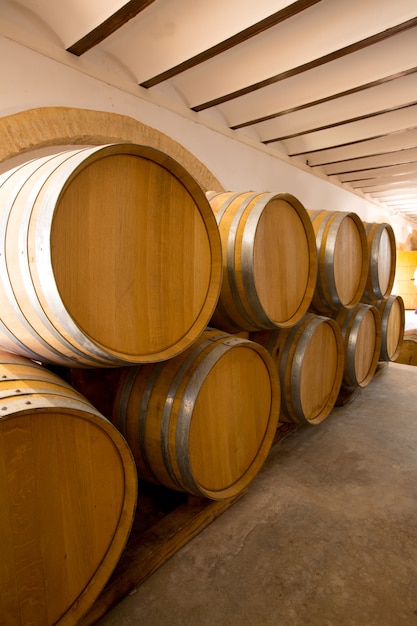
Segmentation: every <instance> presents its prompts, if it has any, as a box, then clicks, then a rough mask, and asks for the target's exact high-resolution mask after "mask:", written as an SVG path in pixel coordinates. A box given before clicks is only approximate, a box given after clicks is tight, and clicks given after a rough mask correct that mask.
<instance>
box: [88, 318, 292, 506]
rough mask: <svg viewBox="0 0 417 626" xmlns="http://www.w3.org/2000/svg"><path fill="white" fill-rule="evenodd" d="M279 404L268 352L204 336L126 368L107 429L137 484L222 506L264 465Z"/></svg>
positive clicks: (212, 333)
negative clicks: (126, 452)
mask: <svg viewBox="0 0 417 626" xmlns="http://www.w3.org/2000/svg"><path fill="white" fill-rule="evenodd" d="M87 373H88V372H87ZM279 404H280V387H279V379H278V374H277V371H276V368H275V365H274V363H273V361H272V358H271V356H270V355H269V354H268V352H267V351H266V350H265V349H264V348H263V347H262V346H260V345H258V344H256V343H254V342H252V341H249V340H247V339H242V338H240V337H231V336H230V335H228V334H226V333H223V332H221V331H218V330H215V329H207V330H206V331H204V332H203V334H202V336H201V337H200V338H199V339H198V340H197V341H196V342H195V343H194V344H193V346H191V347H190V348H188V349H187V350H185V351H184V352H183V353H182V354H180V355H178V356H176V357H174V358H173V359H170V360H169V361H165V362H162V363H159V364H148V365H142V366H134V367H130V368H126V376H125V378H124V380H122V382H121V384H120V387H119V390H118V393H117V396H116V400H115V405H114V415H113V423H114V424H115V425H116V426H117V427H118V428H119V429H120V430H121V432H122V433H123V434H124V436H125V437H126V439H127V441H128V443H129V445H130V448H131V449H132V452H133V456H134V458H135V460H136V464H137V468H138V474H139V476H140V477H141V478H143V479H145V480H148V481H151V482H155V483H159V484H162V485H165V486H166V487H168V488H170V489H174V490H178V491H185V492H189V493H191V494H196V495H198V496H203V497H206V498H210V499H212V500H223V499H227V498H230V497H233V496H235V495H237V494H238V493H240V492H241V491H242V490H243V489H245V488H246V487H247V485H248V484H249V483H250V482H251V480H252V479H253V478H254V477H255V475H256V474H257V472H258V471H259V469H260V468H261V466H262V464H263V463H264V461H265V459H266V457H267V455H268V453H269V450H270V447H271V445H272V441H273V438H274V435H275V432H276V429H277V424H278V417H279Z"/></svg>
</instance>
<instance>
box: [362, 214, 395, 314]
mask: <svg viewBox="0 0 417 626" xmlns="http://www.w3.org/2000/svg"><path fill="white" fill-rule="evenodd" d="M364 227H365V232H366V237H367V241H368V251H369V265H368V277H367V280H366V285H365V290H364V293H363V297H362V300H364V301H366V302H370V303H372V301H373V300H381V299H382V298H386V297H388V296H389V295H390V293H391V290H392V287H393V285H394V280H395V269H396V254H397V253H396V244H395V234H394V230H393V228H392V226H391V225H390V224H387V223H385V222H384V223H382V224H378V223H376V222H364Z"/></svg>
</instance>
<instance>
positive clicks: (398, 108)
mask: <svg viewBox="0 0 417 626" xmlns="http://www.w3.org/2000/svg"><path fill="white" fill-rule="evenodd" d="M416 105H417V100H414V101H413V102H407V104H401V105H398V106H395V107H389V108H387V109H381V110H380V111H373V112H372V113H367V114H365V115H358V116H357V117H351V118H348V119H345V120H342V121H341V122H333V123H332V124H324V125H323V126H317V127H316V128H309V129H307V130H301V131H299V132H298V133H291V134H289V135H283V136H281V137H274V138H273V139H265V140H264V141H262V143H263V144H265V145H268V144H270V143H275V142H277V141H286V140H288V139H295V138H296V137H303V136H304V135H311V134H312V133H317V132H320V131H322V130H329V129H330V128H338V127H339V126H345V125H346V124H352V123H354V122H362V121H363V120H369V119H371V118H372V117H378V116H379V115H385V114H386V113H393V112H395V111H401V110H403V109H409V108H410V107H413V106H416Z"/></svg>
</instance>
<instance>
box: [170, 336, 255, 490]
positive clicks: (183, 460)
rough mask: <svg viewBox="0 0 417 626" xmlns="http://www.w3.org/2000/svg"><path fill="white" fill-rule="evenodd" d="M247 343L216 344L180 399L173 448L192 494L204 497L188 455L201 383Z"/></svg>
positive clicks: (195, 372) (183, 477)
mask: <svg viewBox="0 0 417 626" xmlns="http://www.w3.org/2000/svg"><path fill="white" fill-rule="evenodd" d="M244 343H247V340H246V339H241V338H238V337H234V338H231V339H228V340H226V341H223V342H221V343H217V344H216V345H215V347H214V348H213V350H212V351H211V352H209V354H207V356H206V357H205V358H204V359H203V360H202V361H201V363H199V365H198V366H197V367H196V369H195V371H194V372H193V374H192V375H191V377H190V380H189V381H188V384H187V386H186V388H185V390H184V393H183V395H182V398H181V404H180V408H179V411H178V418H177V431H176V437H175V448H176V455H177V461H178V467H179V471H180V474H181V477H182V479H183V480H184V482H185V484H186V485H187V486H188V487H189V488H190V490H191V491H192V492H193V493H196V494H197V495H203V496H204V495H206V494H205V492H204V489H202V488H201V486H200V485H199V484H198V483H197V482H196V480H195V477H194V473H193V470H192V467H191V463H190V456H189V454H188V450H189V446H190V442H189V437H190V427H191V420H192V417H193V412H194V408H195V405H196V401H197V397H198V394H199V393H200V391H201V388H202V385H203V383H204V382H205V381H206V380H207V377H208V374H209V372H210V370H211V369H212V368H213V366H214V365H215V364H216V363H217V362H218V361H219V360H220V359H221V358H222V357H223V356H224V355H225V354H226V353H227V352H228V351H229V350H230V349H231V348H234V347H236V346H238V345H241V344H244Z"/></svg>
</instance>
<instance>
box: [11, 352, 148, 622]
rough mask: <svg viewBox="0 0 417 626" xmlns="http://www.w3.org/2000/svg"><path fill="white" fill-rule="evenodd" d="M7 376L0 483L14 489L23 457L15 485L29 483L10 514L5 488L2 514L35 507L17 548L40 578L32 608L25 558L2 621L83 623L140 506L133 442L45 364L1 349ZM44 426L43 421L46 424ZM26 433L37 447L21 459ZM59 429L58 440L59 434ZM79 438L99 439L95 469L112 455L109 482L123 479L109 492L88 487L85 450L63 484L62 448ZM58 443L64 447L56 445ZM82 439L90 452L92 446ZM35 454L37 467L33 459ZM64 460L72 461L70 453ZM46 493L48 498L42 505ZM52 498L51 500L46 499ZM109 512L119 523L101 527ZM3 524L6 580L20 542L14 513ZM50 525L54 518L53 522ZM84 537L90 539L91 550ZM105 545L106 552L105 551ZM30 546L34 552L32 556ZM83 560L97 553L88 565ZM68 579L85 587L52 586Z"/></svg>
mask: <svg viewBox="0 0 417 626" xmlns="http://www.w3.org/2000/svg"><path fill="white" fill-rule="evenodd" d="M0 371H1V376H0V390H1V391H0V395H1V404H2V408H1V415H0V435H3V437H2V444H1V447H2V450H3V453H6V454H3V463H2V464H1V468H2V470H3V471H2V473H1V474H0V478H1V481H2V484H3V485H4V484H5V483H7V481H8V480H9V479H8V478H7V476H8V470H7V468H8V467H9V470H10V471H11V470H12V469H13V467H14V464H15V463H17V461H18V459H19V458H20V459H21V460H20V462H19V466H16V468H15V470H13V473H12V475H14V476H15V478H14V480H15V481H16V480H17V481H18V484H19V480H24V483H22V484H21V486H20V489H19V487H18V485H16V484H14V489H13V491H12V492H11V496H13V493H14V494H15V496H16V498H17V499H16V498H14V499H13V503H12V504H13V507H12V508H11V505H10V506H7V505H6V502H7V491H8V490H7V489H6V490H5V492H4V496H5V498H6V499H5V500H4V501H3V507H5V508H4V511H6V510H7V512H9V511H13V515H16V512H17V511H21V514H22V513H24V512H25V511H26V513H27V510H28V507H29V508H30V506H33V507H35V511H34V513H33V515H31V516H30V518H29V517H28V518H27V519H26V522H25V525H24V527H23V526H22V528H21V530H20V532H21V533H22V532H24V531H25V532H24V534H23V536H22V535H20V536H17V537H18V539H19V541H23V543H22V546H21V547H20V548H19V546H17V548H16V547H15V550H18V552H19V550H20V552H19V553H20V557H19V558H21V559H26V561H25V562H26V568H27V571H28V572H29V574H30V576H31V577H32V576H34V579H33V580H32V584H36V585H37V587H36V594H35V596H32V595H31V596H30V601H29V604H27V600H29V598H26V599H25V593H23V592H19V593H18V591H17V590H18V588H20V587H22V589H24V588H25V587H26V585H27V583H25V580H26V579H25V576H26V574H25V573H24V570H22V568H21V563H20V561H19V563H20V565H19V568H18V571H17V573H16V574H15V585H16V588H15V585H7V584H2V589H3V591H4V595H3V600H1V604H2V605H3V610H4V611H5V614H3V617H5V619H6V621H7V620H9V621H10V623H21V622H20V620H23V621H25V620H26V618H25V617H24V615H25V614H27V617H30V620H33V619H34V620H39V621H37V623H44V624H45V626H49V625H50V626H52V624H62V625H64V624H74V623H78V621H79V619H80V618H81V617H82V616H83V615H84V614H85V613H86V612H87V611H88V609H89V608H90V607H91V606H92V604H93V603H94V601H95V600H96V598H97V597H98V595H99V594H100V593H101V591H102V589H103V588H104V586H105V584H106V583H107V580H108V579H109V577H110V575H111V574H112V572H113V569H114V568H115V567H116V565H117V562H118V560H119V558H120V556H121V553H122V551H123V549H124V547H125V545H126V542H127V539H128V536H129V533H130V530H131V526H132V523H133V519H134V514H135V510H136V502H137V473H136V467H135V464H134V460H133V457H132V454H131V451H130V449H129V447H128V445H127V443H126V441H125V440H124V438H123V437H122V436H121V434H120V433H119V432H118V431H117V429H116V428H115V427H114V426H113V425H112V424H111V423H110V421H109V420H108V419H106V418H105V417H104V416H103V415H102V414H101V413H99V412H98V411H97V410H96V409H95V408H94V407H93V406H92V405H91V403H90V402H89V401H88V400H87V399H86V398H85V397H84V396H83V395H82V394H80V393H78V392H77V391H76V390H75V389H74V388H73V387H72V386H71V385H70V384H68V383H67V382H66V381H64V380H63V379H61V378H60V377H58V376H56V375H55V374H54V373H52V372H50V371H49V370H47V369H46V368H45V367H42V366H41V365H39V364H37V363H34V362H32V361H30V360H28V359H26V358H24V357H20V356H18V355H14V354H10V353H6V352H4V351H2V352H0ZM40 421H42V424H43V422H45V424H43V425H40ZM28 427H30V432H31V437H30V440H31V441H32V442H33V443H32V445H33V451H32V452H31V450H28V453H27V454H25V456H24V457H23V456H21V455H20V454H18V450H19V447H16V445H18V446H22V445H23V443H22V442H23V440H22V433H24V432H25V429H27V428H28ZM39 429H40V430H39ZM55 431H56V435H55V434H51V433H55ZM13 433H18V441H19V442H20V443H18V444H16V437H17V435H13ZM71 433H73V434H71ZM76 433H81V434H83V433H84V435H86V436H87V439H88V441H91V443H90V444H87V441H86V440H85V441H86V444H85V445H88V449H90V445H93V449H94V451H95V452H96V453H97V455H98V457H97V459H96V462H97V463H98V458H100V455H101V457H102V456H103V454H104V456H105V459H106V470H105V475H106V476H107V477H108V478H109V472H110V470H111V474H112V475H113V474H115V475H116V477H117V476H118V478H115V479H114V481H113V482H112V481H110V480H109V481H108V482H106V484H105V485H104V487H103V485H101V486H99V485H98V484H97V483H94V484H93V485H91V483H90V481H87V482H88V485H89V486H88V489H87V485H86V484H85V481H86V480H87V476H86V475H84V473H83V471H84V470H85V469H86V467H89V466H90V463H91V461H90V460H89V458H87V457H83V456H82V452H81V449H80V451H79V452H78V455H81V456H77V454H75V455H74V454H73V453H71V455H70V457H68V458H67V462H68V459H69V458H71V464H70V465H71V467H70V466H68V471H67V478H65V477H64V480H63V481H62V478H63V474H62V472H64V471H65V470H66V468H62V467H61V466H62V463H63V462H64V461H63V460H62V459H63V456H62V455H61V454H60V452H59V450H61V447H62V446H64V447H65V448H67V447H68V446H69V447H71V446H73V445H76V446H78V440H79V438H78V437H77V435H76ZM73 438H74V439H76V442H75V441H73ZM55 441H56V450H55V447H54V446H53V445H52V444H53V443H54V442H55ZM79 443H80V446H81V447H83V444H84V441H83V442H81V441H80V442H79ZM45 446H47V448H48V449H47V456H45V457H44V456H42V457H41V456H40V455H39V454H36V451H38V452H39V451H40V449H41V448H42V449H43V448H45ZM71 449H72V448H71ZM61 452H62V450H61ZM68 454H69V453H68ZM32 456H33V462H32V461H30V459H32ZM26 458H28V460H27V461H26ZM64 458H66V457H65V455H64ZM82 459H84V460H82ZM23 461H25V463H27V466H26V465H25V466H23ZM55 461H59V463H60V466H59V467H55V466H54V462H55ZM83 468H84V470H83ZM102 469H103V468H101V469H100V467H99V463H98V464H97V466H96V469H94V470H92V471H91V475H90V474H89V478H90V479H91V478H92V476H93V477H94V476H95V479H96V480H98V481H102V480H103V479H102V478H101V470H102ZM30 472H32V473H30ZM55 475H57V476H59V484H58V485H57V484H56V480H57V479H54V476H55ZM42 476H43V477H44V478H45V477H47V480H48V481H49V478H48V477H49V476H51V478H50V481H49V482H48V483H47V486H46V487H45V486H44V485H43V483H42V479H41V477H42ZM29 479H30V480H31V481H33V485H34V486H33V492H32V490H31V491H30V492H28V493H27V494H26V496H25V497H24V498H23V500H22V498H20V496H19V498H18V494H20V491H21V490H22V494H23V492H24V491H25V489H26V486H27V485H28V484H29V482H28V481H29ZM80 481H81V482H80ZM110 483H111V487H112V488H113V489H115V488H116V486H117V490H118V491H117V497H116V494H115V493H113V495H111V491H110V493H109V492H108V491H107V489H109V488H110ZM90 485H91V486H90ZM45 490H46V491H45ZM89 490H94V493H95V495H94V496H93V495H92V493H93V492H92V491H91V494H90V492H89ZM103 493H105V498H103ZM42 494H43V496H44V497H43V498H42V499H39V497H40V495H42ZM46 494H47V497H45V495H46ZM113 496H114V497H113ZM22 497H23V496H22ZM73 500H74V502H75V501H76V502H77V507H78V509H79V510H78V516H76V517H75V522H76V525H77V523H78V521H77V520H78V519H80V520H82V522H81V521H80V522H79V523H80V524H81V523H82V532H81V528H80V529H79V532H78V531H77V530H76V529H75V532H76V535H77V537H78V536H79V537H80V539H79V540H77V542H76V543H71V541H70V537H71V532H74V530H73V531H70V526H71V525H72V523H73V521H72V513H73V510H72V506H71V502H72V501H73ZM6 506H7V508H6ZM109 506H110V507H112V509H113V512H112V514H111V515H110V517H109V518H112V521H111V524H112V525H111V526H110V527H109V522H108V521H107V522H106V523H104V524H103V525H101V523H100V519H101V515H105V514H106V511H107V509H108V507H109ZM68 508H70V509H71V515H67V514H65V511H66V513H69V511H68ZM26 513H24V514H25V515H26ZM58 514H59V515H60V516H62V520H61V517H60V518H57V517H56V515H58ZM2 519H3V524H4V525H3V531H4V534H3V536H4V537H6V536H7V537H8V539H9V540H8V541H6V543H5V545H8V546H10V548H9V549H8V551H9V554H8V555H7V558H9V561H10V562H9V565H8V567H7V568H6V569H7V571H8V572H9V574H8V575H12V572H13V571H14V566H15V562H14V557H12V560H10V554H11V553H10V550H11V549H12V546H13V545H14V540H13V532H14V531H10V530H8V529H9V524H11V523H12V519H11V518H10V519H9V518H8V517H7V514H6V512H5V513H4V515H3V517H2ZM8 519H9V521H7V520H8ZM49 519H51V520H52V521H50V522H49ZM45 520H46V521H45ZM89 524H90V525H89ZM61 526H62V528H66V527H67V526H68V530H67V531H65V535H66V536H67V539H66V540H65V545H64V544H63V543H62V541H63V538H62V530H61ZM98 527H101V528H102V530H101V535H102V537H101V539H100V540H98V539H97V532H98V530H97V529H98ZM104 528H105V530H104ZM5 529H6V530H5ZM26 533H27V534H26ZM44 534H46V535H47V536H48V542H51V545H53V546H54V549H53V550H51V551H50V550H49V549H46V548H47V547H46V546H45V547H44V548H42V545H43V542H44V537H43V535H44ZM9 535H10V536H9ZM81 536H82V538H81ZM83 541H85V543H84V544H83ZM93 544H94V546H95V547H94V549H93V548H92V546H93ZM99 544H100V550H98V549H97V545H99ZM24 546H29V547H28V548H27V552H26V553H25V552H24V550H26V548H24ZM31 546H32V547H31ZM35 547H36V553H39V554H43V559H42V560H39V556H38V560H37V561H33V554H34V553H33V550H35ZM45 549H46V552H45ZM60 551H65V558H63V557H61V556H60V555H59V554H60ZM50 553H51V555H52V556H51V555H50ZM85 554H89V557H88V559H86V560H85V559H84V555H85ZM92 555H93V556H92ZM3 557H4V558H6V555H5V554H4V555H3ZM92 559H93V560H92ZM32 561H33V562H32ZM84 561H86V562H85V563H84ZM81 563H82V564H83V565H82V567H81ZM75 569H76V570H77V572H76V573H75ZM3 571H5V570H3ZM20 571H22V574H20ZM67 578H68V579H70V580H72V581H74V580H76V581H77V582H76V587H75V589H74V583H72V585H73V587H72V588H71V590H70V591H68V590H66V589H62V592H61V587H59V588H58V589H54V587H56V584H55V583H54V582H53V581H55V580H58V581H59V580H61V579H65V580H66V579H67ZM36 581H37V582H36ZM52 589H54V593H52V591H51V590H52ZM14 591H16V595H15V597H12V595H11V594H12V592H14ZM51 594H52V595H51ZM0 596H1V594H0ZM48 601H49V602H48ZM28 611H29V613H28ZM9 621H8V623H9ZM22 623H23V622H22ZM25 623H26V622H25Z"/></svg>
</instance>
